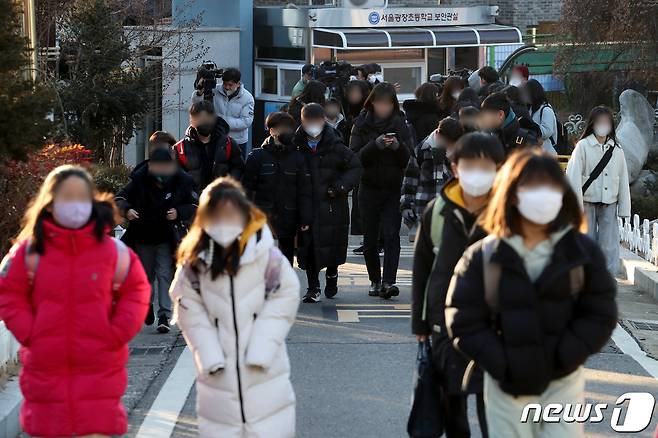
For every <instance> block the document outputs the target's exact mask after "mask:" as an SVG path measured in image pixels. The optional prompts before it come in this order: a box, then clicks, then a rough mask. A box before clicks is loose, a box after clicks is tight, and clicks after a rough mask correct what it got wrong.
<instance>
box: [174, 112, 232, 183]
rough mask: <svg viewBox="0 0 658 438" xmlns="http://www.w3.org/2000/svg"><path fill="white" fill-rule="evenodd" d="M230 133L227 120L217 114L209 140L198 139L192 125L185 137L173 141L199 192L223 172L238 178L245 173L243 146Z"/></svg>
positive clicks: (179, 158)
mask: <svg viewBox="0 0 658 438" xmlns="http://www.w3.org/2000/svg"><path fill="white" fill-rule="evenodd" d="M228 133H229V126H228V123H226V121H225V120H224V119H222V118H221V117H217V124H216V125H215V131H214V132H213V133H212V134H211V135H210V142H209V143H207V144H204V143H202V142H201V141H199V137H198V135H197V132H196V129H194V128H193V127H191V126H190V127H188V128H187V131H186V132H185V138H183V139H182V140H181V141H179V142H178V143H176V144H175V145H174V150H175V152H176V157H177V158H178V163H179V164H180V165H181V167H182V168H183V169H184V170H185V171H187V172H188V173H189V174H190V176H191V177H192V179H194V183H195V184H196V188H197V190H198V191H199V193H201V191H203V189H205V188H206V186H207V185H208V184H210V183H211V182H213V181H214V180H215V178H219V177H220V176H226V175H231V176H232V177H233V178H235V179H237V180H238V181H239V180H240V178H241V177H242V171H243V170H244V162H243V160H242V154H241V153H240V147H239V146H238V144H237V143H236V142H235V141H233V139H232V138H230V137H229V135H228ZM229 143H230V146H229ZM229 149H230V151H229ZM229 152H230V153H229Z"/></svg>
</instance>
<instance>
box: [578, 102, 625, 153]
mask: <svg viewBox="0 0 658 438" xmlns="http://www.w3.org/2000/svg"><path fill="white" fill-rule="evenodd" d="M600 116H606V117H608V119H609V120H610V126H611V127H612V129H611V130H610V134H608V136H607V137H606V138H605V141H606V142H607V141H608V140H612V141H613V142H614V144H615V145H616V144H617V130H616V129H615V117H614V116H613V114H612V110H611V109H610V108H608V107H607V106H605V105H599V106H595V107H594V108H592V111H590V112H589V117H588V118H587V125H586V126H585V130H584V131H583V135H581V136H580V139H581V140H582V139H584V138H587V137H589V136H590V135H591V134H594V122H596V119H598V118H599V117H600Z"/></svg>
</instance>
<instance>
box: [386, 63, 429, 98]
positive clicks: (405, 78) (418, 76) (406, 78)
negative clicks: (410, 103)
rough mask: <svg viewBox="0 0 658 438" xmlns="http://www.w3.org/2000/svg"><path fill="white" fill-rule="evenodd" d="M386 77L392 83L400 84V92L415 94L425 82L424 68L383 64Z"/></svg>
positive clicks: (402, 93)
mask: <svg viewBox="0 0 658 438" xmlns="http://www.w3.org/2000/svg"><path fill="white" fill-rule="evenodd" d="M382 70H383V73H384V79H385V80H386V82H390V83H392V84H395V83H398V84H400V91H399V94H401V95H405V94H413V93H414V91H415V90H416V88H418V87H419V86H420V84H422V83H423V75H422V73H423V72H422V68H421V67H420V66H419V67H389V66H382Z"/></svg>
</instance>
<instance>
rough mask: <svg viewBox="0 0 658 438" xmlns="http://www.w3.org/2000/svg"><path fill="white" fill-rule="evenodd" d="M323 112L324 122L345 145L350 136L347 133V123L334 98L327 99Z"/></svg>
mask: <svg viewBox="0 0 658 438" xmlns="http://www.w3.org/2000/svg"><path fill="white" fill-rule="evenodd" d="M324 112H325V114H326V117H325V121H326V122H327V125H329V126H331V127H332V128H334V129H335V130H336V132H337V133H338V134H339V135H340V138H341V139H342V140H343V143H345V142H346V141H347V140H348V139H349V136H350V133H349V131H348V123H347V120H346V119H345V116H344V115H343V108H342V107H341V105H340V102H339V101H338V99H336V98H335V97H332V98H330V99H327V102H325V104H324Z"/></svg>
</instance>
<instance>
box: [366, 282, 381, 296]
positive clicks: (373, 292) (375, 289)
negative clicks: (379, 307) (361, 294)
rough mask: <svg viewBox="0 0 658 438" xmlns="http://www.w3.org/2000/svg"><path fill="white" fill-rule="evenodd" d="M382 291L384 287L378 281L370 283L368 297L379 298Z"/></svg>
mask: <svg viewBox="0 0 658 438" xmlns="http://www.w3.org/2000/svg"><path fill="white" fill-rule="evenodd" d="M381 289H382V285H381V283H380V282H378V281H371V282H370V289H369V290H368V296H369V297H378V296H379V292H380V291H381Z"/></svg>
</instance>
